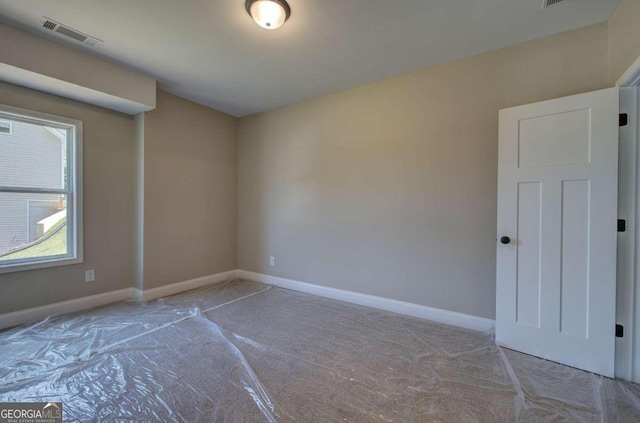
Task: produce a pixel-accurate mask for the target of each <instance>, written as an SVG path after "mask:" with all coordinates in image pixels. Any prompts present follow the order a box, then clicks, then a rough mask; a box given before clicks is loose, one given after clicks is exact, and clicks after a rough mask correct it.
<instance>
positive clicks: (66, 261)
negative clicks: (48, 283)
mask: <svg viewBox="0 0 640 423" xmlns="http://www.w3.org/2000/svg"><path fill="white" fill-rule="evenodd" d="M83 262H84V260H83V259H82V257H62V258H54V259H51V260H42V261H37V262H29V263H15V264H6V265H4V264H0V274H3V273H13V272H25V271H28V270H36V269H46V268H49V267H58V266H68V265H70V264H80V263H83Z"/></svg>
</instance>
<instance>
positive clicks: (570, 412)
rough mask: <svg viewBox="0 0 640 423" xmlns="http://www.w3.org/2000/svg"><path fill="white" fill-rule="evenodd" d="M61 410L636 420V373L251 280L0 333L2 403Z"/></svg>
mask: <svg viewBox="0 0 640 423" xmlns="http://www.w3.org/2000/svg"><path fill="white" fill-rule="evenodd" d="M30 401H61V402H63V404H64V405H63V415H64V421H69V422H91V421H93V422H126V421H130V422H174V421H175V422H230V423H232V422H252V423H253V422H296V423H313V422H363V423H376V422H515V421H518V422H560V421H577V422H638V421H640V385H636V384H631V383H626V382H621V381H616V380H611V379H607V378H603V377H600V376H597V375H594V374H591V373H588V372H584V371H580V370H576V369H573V368H571V367H567V366H563V365H559V364H556V363H552V362H549V361H545V360H542V359H538V358H535V357H531V356H528V355H525V354H521V353H517V352H514V351H509V350H506V349H502V348H499V347H497V346H496V345H495V343H494V340H493V338H492V337H491V335H490V334H486V333H480V332H473V331H469V330H464V329H460V328H455V327H451V326H446V325H442V324H438V323H434V322H429V321H424V320H419V319H414V318H411V317H406V316H401V315H398V314H394V313H388V312H383V311H379V310H375V309H371V308H366V307H360V306H356V305H352V304H347V303H342V302H339V301H334V300H329V299H326V298H321V297H316V296H312V295H306V294H301V293H297V292H293V291H288V290H284V289H280V288H274V287H271V286H268V285H264V284H259V283H255V282H249V281H241V280H236V281H230V282H226V283H221V284H216V285H211V286H208V287H204V288H201V289H197V290H194V291H189V292H186V293H183V294H180V295H176V296H172V297H167V298H164V299H161V300H158V301H153V302H151V303H148V304H138V303H134V302H131V303H129V302H124V303H118V304H113V305H110V306H106V307H101V308H97V309H93V310H90V311H86V312H82V313H76V314H69V315H64V316H59V317H55V318H49V319H46V320H44V321H41V322H38V323H35V324H30V325H24V326H21V327H18V328H14V329H11V330H8V331H5V332H2V333H0V402H30Z"/></svg>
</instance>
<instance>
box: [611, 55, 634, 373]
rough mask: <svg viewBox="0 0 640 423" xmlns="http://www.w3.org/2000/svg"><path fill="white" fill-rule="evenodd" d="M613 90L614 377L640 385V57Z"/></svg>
mask: <svg viewBox="0 0 640 423" xmlns="http://www.w3.org/2000/svg"><path fill="white" fill-rule="evenodd" d="M616 86H617V87H619V88H620V113H627V114H628V124H627V126H625V127H621V128H620V139H619V142H620V145H619V152H620V156H619V157H620V165H619V182H618V216H619V218H620V219H626V220H627V231H626V233H621V234H619V236H618V276H617V281H616V284H617V302H616V309H617V311H616V322H617V323H618V324H621V325H623V326H624V337H622V338H616V363H615V375H616V377H618V378H621V379H626V380H631V381H633V382H636V383H640V285H639V282H640V248H639V246H640V166H638V163H640V57H639V58H638V59H637V60H636V61H635V62H634V63H633V64H632V65H631V67H629V69H628V70H627V71H626V72H625V73H624V74H623V75H622V76H621V77H620V79H619V80H618V81H617V82H616Z"/></svg>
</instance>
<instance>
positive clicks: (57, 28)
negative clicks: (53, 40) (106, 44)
mask: <svg viewBox="0 0 640 423" xmlns="http://www.w3.org/2000/svg"><path fill="white" fill-rule="evenodd" d="M40 26H41V27H42V28H43V29H45V30H47V31H52V32H56V33H58V34H60V35H62V36H64V37H66V38H72V39H74V40H76V41H78V42H81V43H82V44H85V45H88V46H89V47H98V46H100V45H101V44H102V43H103V41H102V40H99V39H97V38H95V37H92V36H90V35H87V34H83V33H82V32H80V31H76V30H75V29H73V28H69V27H68V26H65V25H62V24H61V23H59V22H56V21H54V20H53V19H49V18H47V17H46V16H43V17H42V19H40Z"/></svg>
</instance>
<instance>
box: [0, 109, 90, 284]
mask: <svg viewBox="0 0 640 423" xmlns="http://www.w3.org/2000/svg"><path fill="white" fill-rule="evenodd" d="M3 118H4V119H3ZM0 120H10V122H9V123H11V121H21V122H26V123H35V124H40V125H44V126H49V127H54V128H60V129H63V130H67V131H68V132H67V133H68V134H69V135H68V137H67V182H68V184H67V187H65V188H63V189H48V188H37V187H29V188H22V187H6V186H0V192H9V193H27V194H58V195H65V196H66V199H67V254H64V255H57V256H47V257H41V258H24V259H16V260H7V261H0V274H2V273H9V272H20V271H25V270H34V269H43V268H47V267H56V266H65V265H69V264H78V263H82V262H83V260H84V251H83V244H84V243H83V223H82V208H83V207H82V121H80V120H75V119H69V118H65V117H61V116H55V115H50V114H46V113H40V112H34V111H31V110H25V109H19V108H17V107H11V106H5V105H2V104H0ZM0 218H1V216H0Z"/></svg>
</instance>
